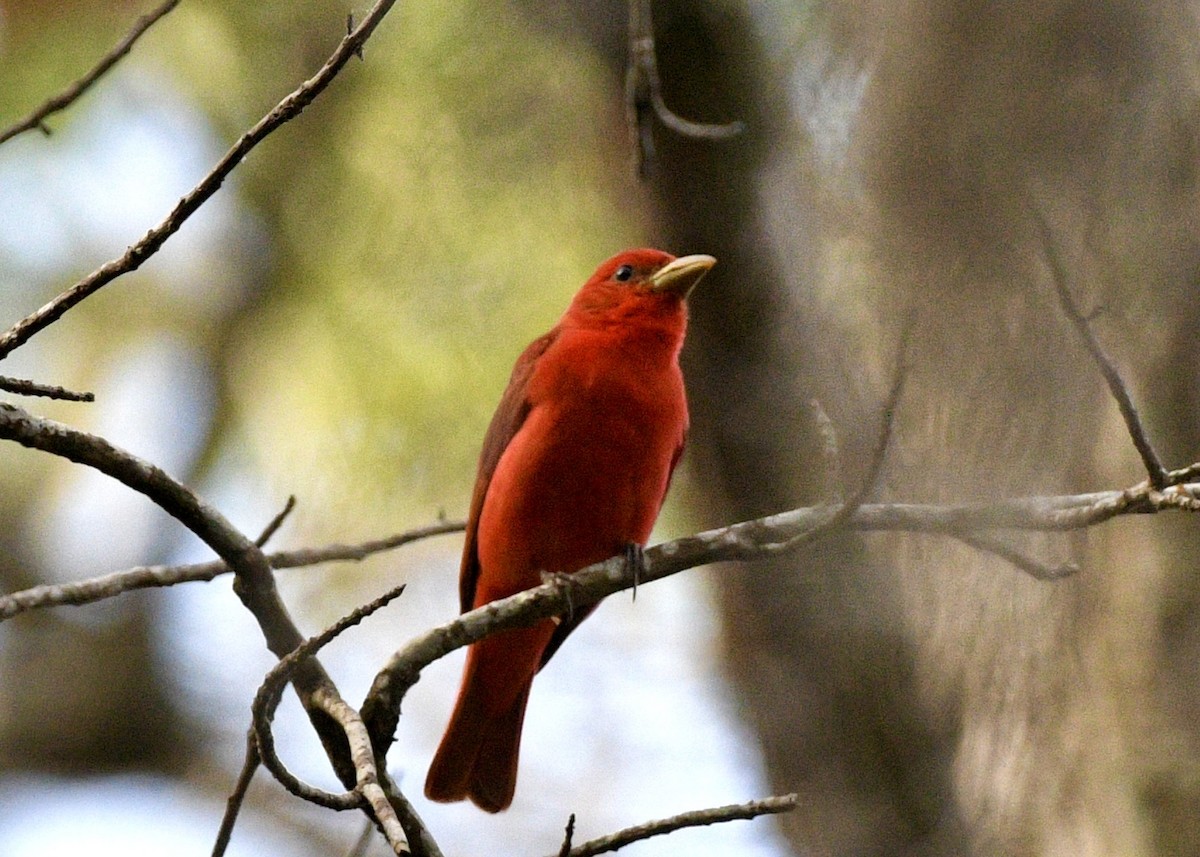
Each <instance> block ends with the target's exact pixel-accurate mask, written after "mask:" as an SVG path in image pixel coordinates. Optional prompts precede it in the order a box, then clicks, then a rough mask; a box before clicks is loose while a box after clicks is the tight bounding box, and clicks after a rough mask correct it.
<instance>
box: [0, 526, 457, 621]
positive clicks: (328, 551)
mask: <svg viewBox="0 0 1200 857" xmlns="http://www.w3.org/2000/svg"><path fill="white" fill-rule="evenodd" d="M465 527H466V524H465V523H464V522H463V521H441V522H439V523H436V524H430V525H429V526H426V527H417V528H415V529H412V530H407V531H405V532H402V533H397V534H396V535H394V536H388V537H387V538H383V539H372V540H371V541H366V542H361V543H359V544H354V545H343V544H332V545H325V546H324V547H319V548H304V549H299V550H286V551H276V552H274V553H269V554H267V555H266V558H267V562H268V563H270V565H271V568H273V569H276V570H279V569H286V568H301V567H304V566H311V565H320V564H321V563H326V562H346V561H350V562H359V561H362V560H364V559H366V558H367V557H370V556H374V555H375V554H377V553H382V552H384V551H389V550H394V549H395V548H398V547H403V546H404V545H407V544H409V543H411V542H415V541H419V540H421V539H427V538H429V537H430V536H440V535H445V534H446V533H458V532H462V530H463V529H464V528H465ZM231 570H232V569H230V567H229V564H228V563H226V562H224V561H223V560H211V561H209V562H198V563H192V564H189V565H150V566H138V567H137V568H130V569H126V570H125V571H117V572H113V573H112V574H105V575H102V576H100V577H92V578H88V579H87V580H79V581H75V582H72V583H56V584H44V585H41V586H33V587H30V588H29V589H22V590H20V591H19V592H13V593H11V594H9V595H0V622H2V621H4V620H5V619H10V618H12V617H13V616H16V615H17V614H18V613H24V612H25V611H26V610H37V609H44V608H47V607H61V606H64V605H68V604H72V605H74V604H90V603H92V602H94V601H102V600H104V599H106V598H114V597H116V596H118V595H120V594H122V593H123V592H129V591H132V590H134V589H148V588H151V587H157V586H174V585H175V584H177V583H192V582H203V581H209V580H212V579H213V578H216V577H220V576H221V575H223V574H229V573H230V571H231Z"/></svg>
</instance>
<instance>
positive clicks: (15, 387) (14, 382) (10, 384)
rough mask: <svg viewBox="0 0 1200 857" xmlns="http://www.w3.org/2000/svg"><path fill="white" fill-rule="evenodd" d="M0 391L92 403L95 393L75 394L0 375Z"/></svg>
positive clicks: (66, 390) (63, 389)
mask: <svg viewBox="0 0 1200 857" xmlns="http://www.w3.org/2000/svg"><path fill="white" fill-rule="evenodd" d="M0 390H3V391H4V392H6V393H16V394H17V395H18V396H41V397H42V398H43V399H58V400H60V401H64V402H94V401H96V395H95V393H77V392H76V391H74V390H68V389H67V388H66V387H58V386H55V385H53V384H38V383H37V382H36V381H26V380H25V379H24V378H9V377H6V376H3V375H0Z"/></svg>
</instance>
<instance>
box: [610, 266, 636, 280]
mask: <svg viewBox="0 0 1200 857" xmlns="http://www.w3.org/2000/svg"><path fill="white" fill-rule="evenodd" d="M632 276H633V265H622V266H621V267H619V268H617V272H616V273H615V274H613V279H614V280H616V281H617V282H618V283H624V282H628V280H629V278H630V277H632Z"/></svg>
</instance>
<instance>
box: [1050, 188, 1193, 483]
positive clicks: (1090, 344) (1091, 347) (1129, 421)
mask: <svg viewBox="0 0 1200 857" xmlns="http://www.w3.org/2000/svg"><path fill="white" fill-rule="evenodd" d="M1031 210H1032V211H1033V219H1034V222H1035V223H1036V224H1037V226H1038V229H1039V230H1040V231H1041V237H1042V246H1043V248H1044V250H1045V255H1046V265H1047V267H1049V269H1050V278H1051V280H1053V282H1054V290H1055V292H1056V293H1057V294H1058V302H1059V305H1060V306H1062V309H1063V312H1064V313H1066V316H1067V318H1068V319H1070V321H1071V324H1072V325H1074V326H1075V330H1076V331H1078V333H1079V337H1080V338H1081V339H1082V340H1083V344H1084V346H1085V347H1086V348H1087V351H1088V354H1090V355H1091V356H1092V360H1093V361H1095V363H1096V366H1097V367H1098V368H1099V369H1100V374H1101V375H1103V376H1104V381H1105V383H1106V384H1108V390H1109V392H1110V393H1111V394H1112V397H1113V399H1115V400H1116V402H1117V408H1118V409H1119V410H1120V411H1121V418H1122V419H1123V420H1125V428H1126V430H1127V431H1128V432H1129V437H1130V439H1132V440H1133V445H1134V447H1135V448H1136V449H1137V451H1138V455H1140V456H1141V458H1142V465H1143V466H1144V467H1145V468H1146V473H1147V475H1148V476H1149V478H1150V484H1151V485H1153V486H1154V487H1155V488H1157V489H1159V490H1160V491H1161V490H1162V489H1163V488H1165V487H1166V486H1167V485H1168V484H1170V482H1169V474H1168V473H1167V469H1166V467H1164V466H1163V463H1162V459H1161V458H1160V457H1159V455H1158V453H1157V452H1156V451H1155V449H1154V445H1153V444H1152V443H1151V442H1150V436H1149V434H1147V432H1146V427H1145V425H1143V423H1142V418H1141V417H1140V416H1139V415H1138V411H1137V406H1136V405H1134V403H1133V396H1132V395H1130V393H1129V388H1128V387H1126V386H1125V381H1124V380H1123V379H1122V378H1121V373H1120V372H1119V371H1118V370H1117V367H1116V364H1114V363H1113V362H1112V360H1110V359H1109V357H1108V355H1107V354H1106V353H1105V352H1104V346H1102V345H1101V344H1100V340H1099V339H1097V338H1096V334H1095V333H1094V332H1093V331H1092V326H1091V324H1089V323H1088V319H1087V317H1086V316H1085V315H1084V314H1083V313H1082V312H1080V310H1079V307H1078V306H1077V305H1076V303H1075V299H1074V298H1073V297H1072V296H1071V289H1070V287H1069V286H1068V285H1067V267H1066V265H1065V264H1063V260H1062V257H1061V256H1060V255H1059V252H1058V242H1056V241H1055V240H1054V234H1053V233H1052V232H1051V230H1050V225H1049V224H1048V223H1047V222H1046V219H1045V218H1044V217H1043V216H1042V213H1041V210H1040V209H1039V208H1038V207H1037V206H1036V205H1035V206H1032V207H1031Z"/></svg>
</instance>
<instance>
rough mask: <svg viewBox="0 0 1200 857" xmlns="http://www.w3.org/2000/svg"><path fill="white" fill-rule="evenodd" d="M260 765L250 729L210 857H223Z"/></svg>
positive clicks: (252, 732)
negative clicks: (240, 767)
mask: <svg viewBox="0 0 1200 857" xmlns="http://www.w3.org/2000/svg"><path fill="white" fill-rule="evenodd" d="M261 763H262V759H261V758H260V757H259V755H258V739H257V738H256V737H255V735H254V730H253V729H250V730H248V731H247V733H246V755H245V757H244V759H243V761H242V770H241V772H240V773H238V778H237V782H236V783H235V784H234V786H233V792H232V793H231V794H230V795H229V799H228V800H227V801H226V802H225V814H224V815H222V816H221V826H220V828H218V829H217V839H216V841H215V842H213V849H212V857H225V851H226V849H228V848H229V841H230V840H231V839H232V838H233V828H234V825H236V824H237V819H238V814H239V813H240V812H241V811H242V803H243V802H244V801H245V800H246V792H248V791H249V790H250V783H251V782H252V781H253V780H254V773H255V771H257V770H258V767H259V765H260V764H261Z"/></svg>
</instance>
